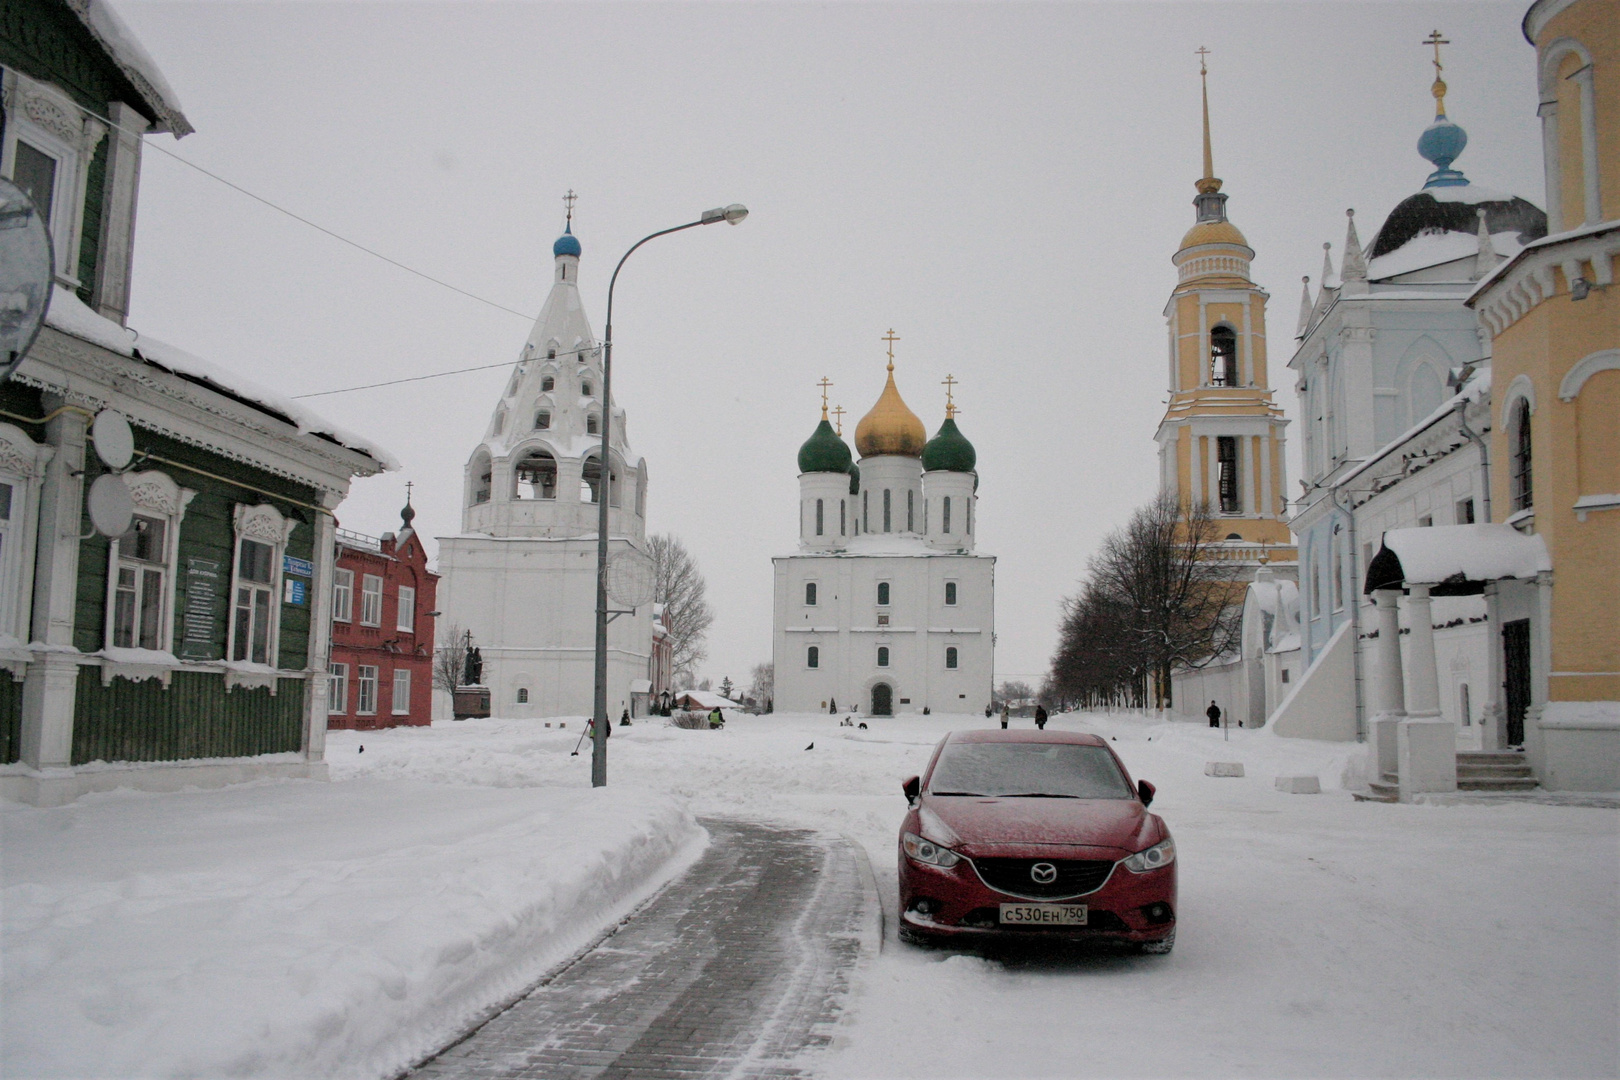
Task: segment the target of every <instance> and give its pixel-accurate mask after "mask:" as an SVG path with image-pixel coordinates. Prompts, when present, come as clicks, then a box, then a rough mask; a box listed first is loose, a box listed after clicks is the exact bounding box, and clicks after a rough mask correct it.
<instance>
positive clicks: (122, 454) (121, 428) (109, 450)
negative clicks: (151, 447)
mask: <svg viewBox="0 0 1620 1080" xmlns="http://www.w3.org/2000/svg"><path fill="white" fill-rule="evenodd" d="M90 438H91V439H92V440H94V441H95V444H96V457H98V458H100V459H101V462H102V464H103V465H106V466H107V468H109V469H112V470H113V471H114V472H119V471H121V470H123V469H127V468H129V463H130V460H131V459H132V458H133V457H134V456H135V433H134V432H132V431H130V430H129V421H128V420H125V419H124V417H123V415H122V414H120V413H119V412H118V411H116V410H114V409H102V410H101V411H100V412H98V413H96V420H95V423H94V424H92V425H91V426H90Z"/></svg>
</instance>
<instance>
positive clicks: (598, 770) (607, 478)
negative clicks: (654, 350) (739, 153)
mask: <svg viewBox="0 0 1620 1080" xmlns="http://www.w3.org/2000/svg"><path fill="white" fill-rule="evenodd" d="M747 216H748V207H746V206H744V205H743V204H742V203H732V204H731V205H730V206H721V207H716V208H715V209H713V210H705V211H704V212H703V213H702V215H701V216H699V218H698V219H697V220H696V221H688V222H687V223H686V224H685V225H677V226H675V227H674V228H673V229H662V230H660V231H658V232H655V233H653V234H651V235H650V236H644V237H642V238H641V239H640V240H637V241H636V242H635V244H633V245H632V246H631V248H630V250H629V251H627V252H625V253H624V258H622V259H620V260H619V265H618V266H615V267H614V268H613V277H612V279H610V280H609V281H608V302H607V330H606V332H605V333H604V334H603V337H602V460H601V461H600V462H599V466H600V470H601V471H600V472H599V473H598V480H597V489H596V491H597V495H596V499H597V519H596V521H597V524H596V700H595V702H594V715H595V720H596V723H595V730H594V732H593V733H592V737H591V786H592V787H605V786H606V785H607V738H608V724H609V723H611V721H610V720H609V719H608V704H607V697H608V694H607V677H608V676H607V671H608V661H607V628H608V614H609V612H608V605H607V560H608V504H609V503H610V502H611V501H612V498H613V459H612V458H611V457H610V456H609V453H610V450H609V447H608V439H609V435H610V433H611V432H612V430H613V287H614V286H615V285H617V284H618V283H619V271H620V270H623V269H624V261H625V259H628V258H629V257H630V256H632V255H634V254H635V253H636V248H638V247H640V246H641V245H642V244H645V243H646V242H647V241H648V240H655V239H657V238H658V237H660V236H668V235H669V234H670V233H677V232H681V231H682V230H684V229H693V228H696V227H697V226H699V225H717V224H719V223H720V222H722V221H728V222H730V223H731V224H733V225H736V224H738V223H739V222H741V221H742V219H743V218H745V217H747Z"/></svg>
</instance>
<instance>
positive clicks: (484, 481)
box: [472, 452, 492, 506]
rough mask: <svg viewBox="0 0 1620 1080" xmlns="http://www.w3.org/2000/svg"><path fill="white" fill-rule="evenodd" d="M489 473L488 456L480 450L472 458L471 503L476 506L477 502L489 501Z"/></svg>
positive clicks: (490, 471)
mask: <svg viewBox="0 0 1620 1080" xmlns="http://www.w3.org/2000/svg"><path fill="white" fill-rule="evenodd" d="M491 473H492V470H491V468H490V463H489V456H488V455H487V454H484V453H483V452H480V453H479V455H478V457H477V458H475V459H473V466H472V505H474V506H477V505H478V504H479V503H487V502H489V490H490V476H491Z"/></svg>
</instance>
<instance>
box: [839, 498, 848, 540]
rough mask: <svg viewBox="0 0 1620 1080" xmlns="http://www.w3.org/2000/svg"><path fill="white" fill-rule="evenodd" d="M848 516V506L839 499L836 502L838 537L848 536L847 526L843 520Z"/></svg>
mask: <svg viewBox="0 0 1620 1080" xmlns="http://www.w3.org/2000/svg"><path fill="white" fill-rule="evenodd" d="M848 516H849V504H848V503H846V502H844V500H843V499H839V500H838V535H839V536H846V535H848V525H847V524H846V522H845V519H846V518H847V517H848Z"/></svg>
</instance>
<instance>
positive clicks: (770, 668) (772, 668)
mask: <svg viewBox="0 0 1620 1080" xmlns="http://www.w3.org/2000/svg"><path fill="white" fill-rule="evenodd" d="M753 677H754V681H753V685H752V686H750V687H749V689H748V696H749V697H752V698H753V699H754V704H755V705H756V706H757V707H758V708H759V710H760V712H770V711H771V710H772V702H773V700H774V699H775V697H776V665H775V664H773V663H770V662H768V661H767V662H766V663H763V664H755V665H754V672H753Z"/></svg>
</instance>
